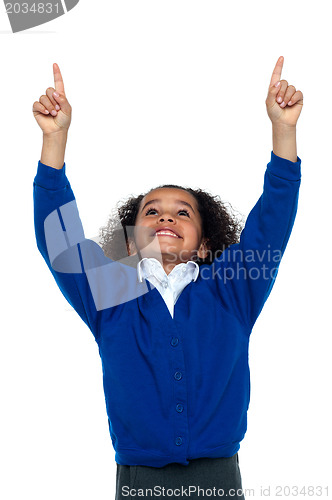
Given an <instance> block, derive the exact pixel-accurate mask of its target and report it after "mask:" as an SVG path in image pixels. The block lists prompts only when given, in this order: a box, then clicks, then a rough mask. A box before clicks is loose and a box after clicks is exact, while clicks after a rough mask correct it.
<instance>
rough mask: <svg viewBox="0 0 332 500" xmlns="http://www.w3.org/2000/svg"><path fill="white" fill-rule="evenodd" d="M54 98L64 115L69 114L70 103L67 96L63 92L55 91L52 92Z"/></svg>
mask: <svg viewBox="0 0 332 500" xmlns="http://www.w3.org/2000/svg"><path fill="white" fill-rule="evenodd" d="M52 96H53V98H54V100H55V101H56V102H57V103H58V104H59V106H60V110H61V111H63V112H64V113H65V114H66V115H70V114H71V105H70V104H69V102H68V99H67V97H66V96H65V94H64V93H62V92H58V91H55V92H53V94H52Z"/></svg>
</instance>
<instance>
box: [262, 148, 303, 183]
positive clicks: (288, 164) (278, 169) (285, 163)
mask: <svg viewBox="0 0 332 500" xmlns="http://www.w3.org/2000/svg"><path fill="white" fill-rule="evenodd" d="M267 168H268V170H269V172H270V173H271V174H273V175H276V176H278V177H281V178H283V179H287V180H290V181H299V180H300V179H301V159H300V158H299V157H297V161H295V162H293V161H290V160H286V159H285V158H281V157H280V156H277V155H275V154H274V153H273V151H271V161H270V163H268V165H267Z"/></svg>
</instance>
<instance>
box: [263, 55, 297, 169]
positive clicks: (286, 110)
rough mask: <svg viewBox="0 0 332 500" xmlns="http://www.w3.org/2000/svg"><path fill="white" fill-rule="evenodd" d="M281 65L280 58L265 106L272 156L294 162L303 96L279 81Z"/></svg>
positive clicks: (292, 87) (285, 82)
mask: <svg viewBox="0 0 332 500" xmlns="http://www.w3.org/2000/svg"><path fill="white" fill-rule="evenodd" d="M283 63H284V58H283V57H282V56H281V57H279V59H278V61H277V64H276V66H275V68H274V70H273V73H272V77H271V81H270V85H269V91H268V95H267V98H266V101H265V104H266V110H267V114H268V116H269V118H270V120H271V122H272V141H273V152H274V154H275V155H277V156H279V157H281V158H285V159H286V160H290V161H292V162H296V161H297V150H296V124H297V120H298V118H299V116H300V113H301V111H302V107H303V94H302V92H301V91H300V90H296V89H295V87H294V85H288V82H287V81H286V80H280V77H281V71H282V66H283Z"/></svg>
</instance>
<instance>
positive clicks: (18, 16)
mask: <svg viewBox="0 0 332 500" xmlns="http://www.w3.org/2000/svg"><path fill="white" fill-rule="evenodd" d="M78 2H79V0H45V1H32V0H24V1H21V0H20V1H17V0H16V1H14V2H8V1H6V0H4V4H5V9H6V12H7V14H8V18H9V22H10V26H11V29H12V32H13V33H18V32H19V31H24V30H27V29H29V28H34V27H35V26H40V25H41V24H45V23H48V22H49V21H53V19H56V18H57V17H60V16H62V15H63V14H66V13H67V12H68V11H69V10H71V9H73V8H74V7H75V6H76V5H77V4H78Z"/></svg>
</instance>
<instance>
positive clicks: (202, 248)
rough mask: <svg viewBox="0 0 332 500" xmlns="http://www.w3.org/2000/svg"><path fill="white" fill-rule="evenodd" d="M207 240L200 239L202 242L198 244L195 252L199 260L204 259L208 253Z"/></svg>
mask: <svg viewBox="0 0 332 500" xmlns="http://www.w3.org/2000/svg"><path fill="white" fill-rule="evenodd" d="M208 241H209V240H208V239H207V238H203V239H202V242H201V244H200V247H199V249H198V251H197V255H198V257H199V258H200V259H205V258H206V257H207V255H208V252H209V245H208Z"/></svg>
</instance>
